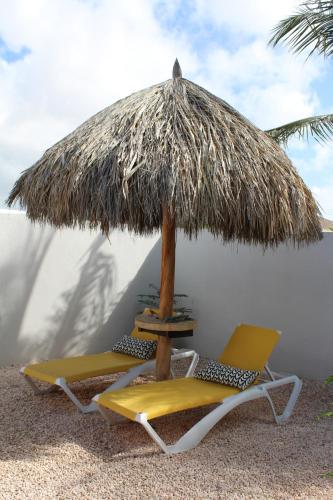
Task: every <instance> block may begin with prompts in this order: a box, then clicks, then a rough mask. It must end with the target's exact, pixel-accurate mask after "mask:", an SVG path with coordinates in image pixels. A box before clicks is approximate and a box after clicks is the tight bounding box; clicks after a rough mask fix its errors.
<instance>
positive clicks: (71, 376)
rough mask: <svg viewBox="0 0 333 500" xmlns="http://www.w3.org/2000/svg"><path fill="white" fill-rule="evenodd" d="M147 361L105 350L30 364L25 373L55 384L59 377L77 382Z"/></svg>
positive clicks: (124, 369) (123, 370)
mask: <svg viewBox="0 0 333 500" xmlns="http://www.w3.org/2000/svg"><path fill="white" fill-rule="evenodd" d="M145 362H146V361H145V360H143V359H138V358H134V357H132V356H128V355H127V354H120V353H118V352H103V353H100V354H89V355H87V356H77V357H73V358H64V359H51V360H49V361H45V362H43V363H37V364H34V365H29V366H26V367H25V368H24V374H25V375H29V376H30V377H33V378H36V379H38V380H42V381H43V382H49V383H50V384H54V383H55V381H56V379H57V378H58V377H63V378H64V379H65V380H66V381H67V382H75V381H77V380H84V379H87V378H90V377H99V376H101V375H108V374H110V373H117V372H125V371H128V370H129V369H130V368H133V367H134V366H137V365H141V364H142V363H145Z"/></svg>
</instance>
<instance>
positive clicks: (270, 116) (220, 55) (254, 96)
mask: <svg viewBox="0 0 333 500" xmlns="http://www.w3.org/2000/svg"><path fill="white" fill-rule="evenodd" d="M205 64H206V70H205V72H204V73H205V75H204V77H203V81H204V82H205V84H206V85H208V86H209V88H211V89H212V90H213V91H214V92H215V93H217V94H218V95H219V96H221V97H223V98H224V99H225V100H227V101H229V102H230V103H231V104H233V105H234V106H235V107H236V108H237V109H239V110H240V111H242V112H243V113H244V114H245V115H246V116H247V117H249V118H250V119H252V120H253V121H254V122H255V123H256V124H257V125H258V126H259V127H261V128H264V129H265V128H272V127H275V126H278V125H282V124H283V123H287V122H288V121H292V120H297V119H299V118H302V117H305V116H309V115H311V114H312V113H314V111H315V109H316V106H317V105H318V98H317V96H316V94H315V93H314V92H313V90H312V89H311V84H312V82H313V80H314V79H315V78H316V77H318V76H319V74H320V67H321V63H320V62H319V61H309V62H308V63H307V64H306V65H304V64H303V61H301V60H300V59H297V58H296V59H295V57H294V56H291V55H290V54H289V53H287V52H286V51H275V50H273V49H271V48H269V47H267V43H266V41H263V40H259V39H258V40H255V41H253V42H249V43H247V44H244V45H243V46H240V47H239V48H237V49H236V50H232V49H229V50H227V49H225V48H220V47H218V48H215V49H214V48H213V49H212V50H211V52H210V54H209V55H208V56H207V59H206V61H205Z"/></svg>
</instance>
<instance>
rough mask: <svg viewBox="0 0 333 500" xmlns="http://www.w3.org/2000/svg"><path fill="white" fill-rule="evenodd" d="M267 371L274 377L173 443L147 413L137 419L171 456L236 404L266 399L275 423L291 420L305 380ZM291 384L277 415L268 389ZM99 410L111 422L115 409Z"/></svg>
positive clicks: (226, 404) (220, 406)
mask: <svg viewBox="0 0 333 500" xmlns="http://www.w3.org/2000/svg"><path fill="white" fill-rule="evenodd" d="M192 363H193V362H192ZM265 370H266V372H267V373H268V375H269V377H270V379H271V380H270V381H267V382H263V383H261V384H257V385H255V386H253V387H251V388H250V389H246V390H245V391H243V392H240V393H238V394H235V395H233V396H229V397H227V398H225V399H224V400H223V401H221V402H220V403H219V404H218V406H217V407H216V408H214V410H212V411H211V412H209V413H208V414H207V415H206V416H204V417H203V418H202V419H201V420H199V422H197V423H196V424H195V425H194V426H193V427H191V429H190V430H189V431H187V432H186V433H185V434H184V435H183V436H182V437H181V438H180V439H179V440H178V441H177V442H176V443H175V444H173V445H167V444H166V443H165V442H164V441H163V440H162V439H161V437H160V436H159V435H158V434H157V432H156V431H155V429H154V428H153V427H152V426H151V424H150V423H149V422H148V419H147V415H146V414H145V413H138V414H137V415H136V418H135V421H136V422H138V423H139V424H141V425H142V426H143V427H144V428H145V430H146V431H147V432H148V434H149V435H150V437H151V438H152V439H153V440H154V441H155V443H156V444H157V445H158V446H159V447H160V448H161V449H162V451H164V453H167V454H168V455H171V454H175V453H182V452H184V451H188V450H191V449H192V448H195V446H197V445H198V444H199V443H200V441H201V440H202V439H203V438H204V437H205V436H206V434H208V432H209V431H210V430H211V429H212V428H213V427H214V425H216V424H217V423H218V422H219V421H220V420H221V419H222V418H223V417H224V416H225V415H226V414H227V413H229V412H230V411H231V410H233V409H234V408H236V406H239V405H241V404H242V403H245V402H247V401H253V400H254V399H259V398H266V399H267V400H268V402H269V404H270V407H271V409H272V412H273V416H274V419H275V422H276V423H277V424H283V423H285V422H286V421H287V420H288V418H289V417H290V416H291V414H292V412H293V409H294V407H295V404H296V401H297V399H298V396H299V394H300V391H301V388H302V381H301V380H300V379H299V378H298V377H297V376H296V375H288V376H282V377H281V378H276V376H279V375H278V374H273V373H272V372H271V371H270V369H269V367H268V365H266V366H265ZM189 371H190V370H189ZM193 371H194V370H193ZM192 373H193V372H192ZM192 373H190V374H187V376H191V375H192ZM289 384H293V388H292V392H291V395H290V397H289V399H288V402H287V404H286V406H285V408H284V411H283V413H282V414H281V415H278V414H277V412H276V409H275V406H274V403H273V401H272V398H271V396H270V394H269V392H268V391H269V390H270V389H275V388H277V387H281V386H283V385H289ZM98 397H99V395H97V396H95V397H94V401H96V402H97V401H98ZM161 397H163V395H161ZM98 410H99V412H100V413H101V414H102V415H103V417H104V418H105V419H107V420H109V421H111V422H112V420H111V418H112V417H111V414H112V413H113V412H111V411H110V410H107V409H106V408H104V407H102V406H100V405H98ZM124 418H125V417H124ZM126 420H127V419H126Z"/></svg>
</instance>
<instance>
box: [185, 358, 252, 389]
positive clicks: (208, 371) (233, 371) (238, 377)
mask: <svg viewBox="0 0 333 500" xmlns="http://www.w3.org/2000/svg"><path fill="white" fill-rule="evenodd" d="M259 375H260V372H257V371H255V370H242V369H241V368H235V367H234V366H229V365H223V364H222V363H219V362H218V361H214V360H211V361H209V362H208V363H207V365H206V366H205V367H204V368H202V369H200V370H198V371H197V372H195V373H194V376H195V378H199V379H201V380H206V381H207V382H217V383H218V384H225V385H230V386H231V387H237V388H238V389H242V390H244V389H246V388H247V387H248V386H249V385H250V384H252V382H254V381H255V379H256V378H257V377H258V376H259Z"/></svg>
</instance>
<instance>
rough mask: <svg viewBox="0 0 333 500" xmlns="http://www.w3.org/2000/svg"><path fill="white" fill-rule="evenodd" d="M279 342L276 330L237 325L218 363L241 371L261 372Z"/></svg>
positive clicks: (278, 334) (278, 333)
mask: <svg viewBox="0 0 333 500" xmlns="http://www.w3.org/2000/svg"><path fill="white" fill-rule="evenodd" d="M279 340H280V332H278V331H277V330H272V329H270V328H263V327H261V326H255V325H246V324H242V325H239V326H237V327H236V329H235V331H234V333H233V334H232V336H231V337H230V339H229V342H228V343H227V345H226V347H225V349H224V351H223V353H222V354H221V355H220V357H219V361H220V362H221V363H223V364H225V365H231V366H235V367H237V368H242V369H243V370H256V371H259V372H261V371H262V370H263V369H264V366H265V364H266V363H267V361H268V359H269V357H270V355H271V353H272V351H273V349H274V347H275V346H276V344H277V343H278V342H279Z"/></svg>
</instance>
